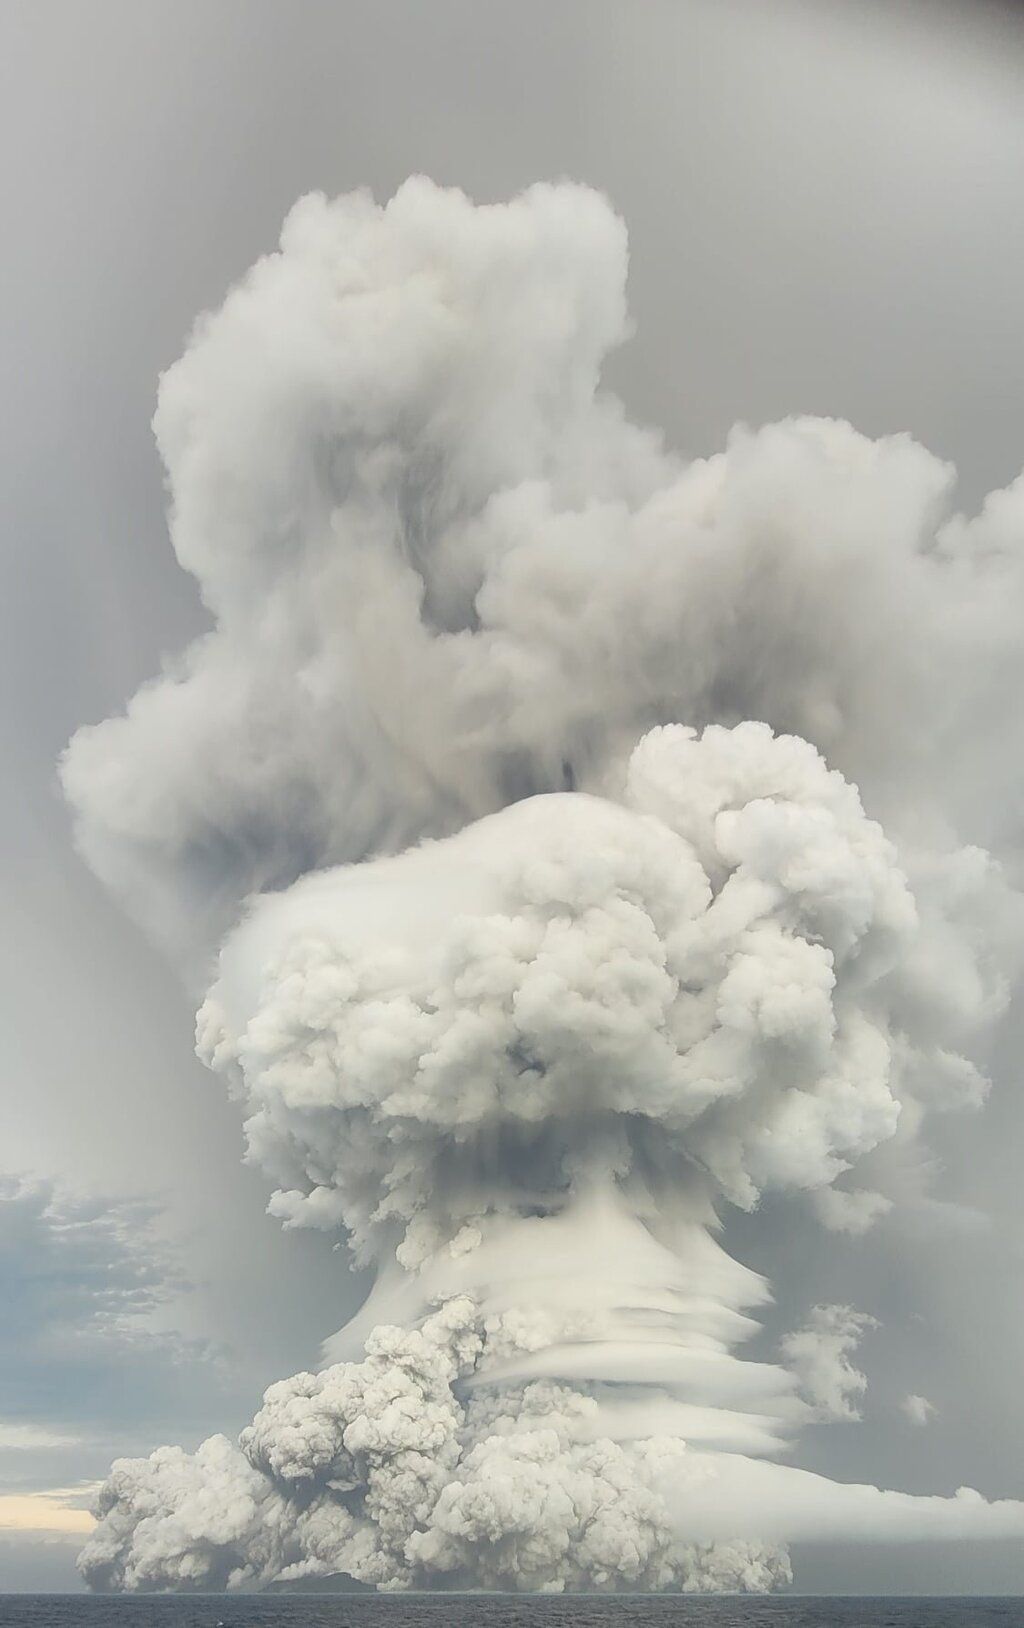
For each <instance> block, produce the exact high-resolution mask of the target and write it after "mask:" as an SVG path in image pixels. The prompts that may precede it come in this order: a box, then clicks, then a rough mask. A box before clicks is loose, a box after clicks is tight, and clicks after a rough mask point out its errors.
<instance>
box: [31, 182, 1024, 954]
mask: <svg viewBox="0 0 1024 1628" xmlns="http://www.w3.org/2000/svg"><path fill="white" fill-rule="evenodd" d="M625 269H626V241H625V232H624V229H623V227H622V224H621V222H620V221H619V220H618V219H617V218H616V217H615V215H614V214H613V212H612V211H611V209H610V208H609V206H608V205H607V203H606V202H605V201H604V200H603V199H602V198H601V197H600V196H599V195H597V194H595V193H593V192H590V191H588V190H587V189H585V188H581V187H571V186H559V187H550V186H540V187H534V188H531V189H530V190H529V191H527V192H526V193H524V194H523V195H522V196H520V197H518V198H516V199H514V200H513V201H512V202H511V203H509V204H506V205H501V206H488V207H485V208H474V207H473V205H472V204H471V203H470V202H469V200H468V199H466V198H465V197H464V196H463V195H462V194H461V193H458V192H455V191H445V190H443V189H440V188H437V187H434V186H432V185H431V184H430V183H429V182H427V181H425V180H423V179H415V180H412V181H410V182H408V183H406V185H405V186H403V187H402V188H400V189H399V191H398V192H397V193H396V195H395V196H394V198H392V199H391V201H390V202H389V203H388V204H387V205H386V206H384V207H378V206H377V205H376V204H375V203H374V202H373V201H372V200H371V199H370V198H369V197H368V196H367V195H366V194H363V193H356V194H353V195H350V196H348V197H344V198H340V199H336V200H334V201H328V200H326V199H325V198H323V197H320V196H318V195H313V196H310V197H308V198H305V199H303V200H302V201H301V202H300V203H299V204H297V205H296V207H295V209H294V210H293V211H292V213H291V215H290V216H289V217H288V220H287V221H286V223H285V227H284V230H283V233H282V238H281V246H280V249H279V251H278V252H277V253H275V254H272V255H269V256H267V257H265V258H264V259H262V260H261V261H259V262H258V264H257V265H256V266H255V267H254V268H253V269H252V271H251V272H250V273H249V274H248V276H247V277H246V278H245V279H244V280H243V282H242V283H240V284H239V285H238V287H236V288H235V289H234V290H232V292H231V293H230V294H229V295H228V297H227V299H226V301H225V303H224V305H223V307H222V308H221V310H220V311H218V312H216V313H215V314H213V315H210V316H207V317H205V318H204V319H203V320H202V321H201V322H200V323H199V324H198V325H197V327H196V330H195V332H194V334H193V336H192V339H191V341H190V344H189V347H188V349H187V351H186V353H185V355H184V356H183V357H182V359H181V360H180V361H179V362H178V363H176V364H175V366H174V367H172V368H171V369H170V370H169V371H168V372H167V373H166V374H165V375H164V377H163V380H162V382H161V387H160V399H159V407H158V410H157V414H156V419H155V428H156V434H157V440H158V443H159V446H160V451H161V455H162V457H163V459H164V462H165V464H166V466H167V472H168V480H169V484H170V490H171V495H172V510H171V529H172V538H173V542H174V546H175V549H176V551H177V554H178V558H179V559H180V561H181V563H182V565H183V566H184V567H185V569H187V570H189V571H190V572H192V573H193V574H194V575H195V577H196V578H197V580H198V582H199V585H200V588H201V591H202V593H203V597H204V600H205V602H206V604H207V605H208V607H209V609H210V614H211V617H212V620H213V626H212V629H211V631H210V633H209V634H208V635H206V636H205V637H204V638H202V639H200V640H199V641H198V642H197V643H196V644H195V645H193V646H192V648H191V649H190V650H189V651H187V652H186V653H185V655H184V656H183V657H182V658H181V659H180V660H179V661H177V662H175V663H174V664H172V665H171V666H170V667H169V668H168V670H167V672H166V673H165V674H164V675H163V676H162V677H161V678H159V679H157V680H156V681H154V682H153V683H152V684H150V685H148V686H146V687H144V688H143V689H142V690H141V691H140V692H139V694H138V695H137V696H136V697H135V699H134V700H133V701H132V702H131V703H130V705H129V708H128V711H127V714H126V716H125V717H124V718H121V719H113V720H109V721H107V722H105V723H103V724H100V725H97V726H95V727H93V728H91V729H86V730H83V731H81V732H80V733H79V734H78V735H77V736H76V738H75V740H74V742H73V743H72V745H71V747H70V749H69V752H68V754H67V756H66V758H65V762H64V767H63V773H64V782H65V786H66V789H67V792H68V795H69V797H70V799H71V801H72V803H73V805H74V806H75V809H76V811H77V817H78V833H79V840H80V842H81V845H82V847H83V850H84V852H85V853H86V854H87V856H88V857H89V859H90V861H91V862H92V863H93V864H94V866H95V867H96V868H97V870H99V871H100V873H101V874H102V875H104V876H105V877H106V878H107V879H108V880H110V881H111V882H112V883H113V884H114V886H115V887H117V888H118V889H119V891H120V892H121V893H122V894H123V896H124V897H125V898H126V900H127V902H128V903H129V905H130V906H131V908H132V909H133V910H134V911H135V912H136V913H137V914H139V915H140V916H142V917H143V918H144V919H145V920H146V921H147V923H148V924H149V925H150V926H151V927H152V928H153V929H154V930H155V931H156V932H158V933H160V934H162V935H163V936H164V937H166V938H168V939H170V940H171V941H172V942H174V943H175V944H176V945H178V946H181V945H182V944H190V945H193V946H194V945H195V944H196V942H197V940H198V941H199V942H200V943H201V944H202V945H203V946H204V947H205V946H206V945H207V944H208V942H209V939H210V937H211V936H216V934H218V933H219V931H220V930H222V928H223V927H224V926H226V925H227V924H228V923H229V922H230V921H231V919H232V917H233V915H234V913H235V910H236V908H237V906H238V903H239V901H240V900H241V899H242V898H243V897H244V896H245V895H246V894H247V893H249V892H250V891H252V890H253V889H255V888H263V887H273V886H279V885H281V884H282V883H284V882H288V881H291V880H292V879H294V878H295V877H296V876H298V875H299V874H302V873H303V872H305V871H307V870H309V869H311V868H315V867H322V866H325V865H329V864H332V863H338V862H342V861H350V860H358V859H362V858H364V857H365V856H366V855H367V853H369V852H379V851H381V850H382V849H384V850H392V851H393V850H394V849H396V848H399V847H402V846H405V845H406V844H407V843H408V842H410V841H412V840H415V839H417V838H418V837H420V836H421V835H422V834H424V833H425V832H428V833H433V834H439V833H443V832H447V831H451V830H454V829H457V828H458V827H460V826H461V825H463V824H465V823H466V821H467V820H469V819H472V818H475V817H478V816H479V815H481V814H484V813H486V812H489V811H492V810H494V809H497V808H499V807H501V806H503V805H504V804H505V803H507V802H509V801H510V800H512V799H514V798H518V797H521V796H524V795H528V794H530V793H535V792H542V791H551V790H560V789H562V788H564V787H565V786H566V784H567V783H568V784H570V785H571V786H575V787H584V788H587V789H591V790H601V789H603V786H604V783H605V780H606V778H607V776H608V775H609V774H612V773H614V768H615V764H616V762H617V760H618V758H619V756H620V749H621V746H622V743H623V742H632V741H633V740H635V738H636V736H637V735H638V734H640V733H641V732H642V731H643V729H644V728H646V727H648V725H649V724H650V723H651V722H652V721H661V722H671V721H677V722H682V723H689V724H696V725H697V726H700V725H703V724H705V723H707V722H725V723H735V722H737V721H739V720H740V719H742V718H744V717H760V718H765V719H766V720H767V721H768V722H769V723H770V724H771V725H772V726H773V727H774V728H775V729H776V730H777V731H782V732H790V733H793V734H797V735H800V736H803V737H806V738H807V739H809V740H811V741H813V742H814V743H815V744H816V745H817V746H818V747H819V748H820V749H822V750H823V751H825V753H826V754H827V756H828V757H829V759H830V761H832V762H833V763H834V764H835V765H836V766H837V767H838V768H840V769H841V770H842V771H843V772H844V773H845V774H847V775H848V776H850V777H852V778H853V779H855V780H856V781H857V782H858V783H859V784H860V785H861V786H862V789H864V790H865V792H866V794H867V795H868V796H869V797H870V799H871V802H872V804H873V805H874V806H875V807H876V808H878V810H879V811H880V812H881V813H882V814H883V815H884V817H885V818H886V819H887V820H891V821H893V822H899V823H900V824H901V825H905V826H906V827H907V828H908V830H909V829H913V828H914V827H916V826H918V825H919V824H920V822H921V814H920V809H921V808H922V806H929V807H934V808H935V809H936V810H941V811H942V813H943V817H944V818H945V819H946V820H947V821H949V820H951V821H952V824H953V826H954V828H955V827H957V826H958V825H963V824H964V823H965V822H966V823H967V824H969V825H970V826H971V832H972V835H973V836H974V837H975V839H976V840H980V841H982V842H986V843H990V842H992V841H995V840H997V839H998V837H999V836H1000V835H1005V832H1006V817H1007V814H1008V813H1010V817H1011V818H1012V817H1013V816H1012V810H1011V808H1010V805H1009V804H1008V803H1007V802H1006V800H1005V798H1004V797H1002V796H1000V791H1001V790H1002V789H1003V787H1004V786H1005V775H1006V768H1005V765H1006V763H1007V761H1008V760H1009V761H1012V760H1013V754H1014V747H1013V743H1012V742H1010V741H1007V740H1006V739H1005V738H1004V732H1005V729H1006V727H1007V723H1006V718H1005V709H1004V708H998V707H993V706H992V705H991V704H990V702H991V698H992V697H993V696H994V695H996V694H1005V693H1012V692H1013V690H1014V689H1015V688H1016V687H1018V686H1019V683H1020V679H1021V664H1022V660H1024V657H1022V656H1021V652H1020V642H1019V639H1018V637H1017V630H1018V628H1019V625H1020V614H1021V600H1022V594H1024V581H1022V568H1021V559H1020V553H1019V550H1018V549H1016V548H1015V546H1014V543H1015V539H1016V538H1017V537H1019V535H1020V530H1021V525H1022V523H1024V485H1022V484H1021V483H1020V482H1018V483H1016V484H1015V485H1014V486H1012V487H1010V488H1009V489H1008V490H1007V491H1006V492H1003V493H997V494H994V495H993V497H992V498H990V499H989V500H988V502H987V503H986V506H985V508H984V510H983V512H982V514H981V515H980V516H978V517H977V518H976V519H974V520H972V521H967V520H964V519H962V518H961V517H958V516H950V515H949V513H948V502H949V494H950V491H951V488H952V482H953V472H952V471H951V469H950V468H949V466H947V465H945V464H942V463H940V462H939V461H938V460H937V459H935V458H933V457H931V456H930V454H928V453H927V452H926V451H925V450H924V449H922V448H921V447H919V446H916V445H915V444H914V442H913V441H911V440H910V439H909V438H908V437H906V436H895V437H890V438H887V439H884V440H882V441H878V442H872V441H870V440H867V439H866V438H864V437H862V436H860V435H858V434H857V433H856V432H855V431H854V430H852V429H851V428H850V427H849V426H848V425H845V424H842V423H834V422H831V421H824V420H810V419H800V420H792V421H787V422H786V423H783V424H779V425H774V426H769V427H767V428H765V429H762V430H759V431H756V432H753V431H749V430H745V429H744V430H738V431H737V432H736V433H735V434H734V436H733V438H732V440H731V442H730V445H729V447H728V449H727V450H726V452H724V453H722V454H721V455H718V456H716V457H713V458H710V459H708V460H706V461H698V462H697V463H694V464H692V465H689V466H686V467H684V466H682V465H681V464H680V463H679V461H678V460H677V459H675V458H673V457H672V456H670V455H668V454H667V453H665V452H664V451H663V449H662V448H661V446H660V444H659V442H658V440H657V438H656V437H655V436H653V435H652V434H650V433H649V432H646V431H643V430H640V429H637V428H636V427H634V426H632V425H631V424H630V423H629V422H628V420H627V419H626V417H625V414H624V412H623V409H622V407H621V405H620V404H619V403H618V402H617V401H616V400H615V399H614V397H612V396H611V395H609V394H608V393H607V392H606V391H604V390H602V389H600V388H599V371H600V365H601V361H602V358H603V356H604V354H605V353H606V352H607V350H608V349H609V347H611V346H613V345H615V344H617V343H618V342H619V341H620V340H621V338H622V337H623V335H624V333H625V331H626V318H625V300H624V285H625ZM908 629H910V630H912V631H913V636H912V637H908ZM938 695H941V696H942V703H941V705H936V699H935V698H936V696H938ZM997 720H998V726H997ZM997 727H998V729H999V731H1000V732H1001V733H1000V737H999V739H998V740H996V738H995V736H994V733H993V732H994V730H995V729H996V728H997ZM1018 745H1019V742H1018ZM954 761H955V762H957V763H958V764H960V765H961V770H962V772H961V773H959V774H957V773H952V774H951V773H950V764H951V762H954Z"/></svg>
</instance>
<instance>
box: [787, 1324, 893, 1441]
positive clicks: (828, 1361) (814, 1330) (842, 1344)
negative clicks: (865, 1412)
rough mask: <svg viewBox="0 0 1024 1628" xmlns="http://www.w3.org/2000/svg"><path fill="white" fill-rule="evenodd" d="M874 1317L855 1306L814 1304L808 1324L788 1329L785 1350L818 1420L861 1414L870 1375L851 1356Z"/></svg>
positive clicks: (872, 1325) (856, 1417) (871, 1325)
mask: <svg viewBox="0 0 1024 1628" xmlns="http://www.w3.org/2000/svg"><path fill="white" fill-rule="evenodd" d="M877 1326H878V1325H877V1323H876V1322H875V1319H874V1318H873V1317H868V1316H867V1315H866V1313H864V1312H858V1311H854V1310H853V1308H852V1307H850V1306H815V1307H814V1309H813V1310H812V1312H811V1315H810V1319H809V1320H808V1322H807V1324H806V1325H805V1326H804V1327H803V1328H798V1329H796V1330H794V1332H793V1333H792V1334H787V1335H786V1337H785V1339H784V1340H783V1342H782V1349H783V1353H784V1355H785V1357H786V1359H787V1361H788V1363H789V1366H790V1368H791V1370H792V1371H793V1373H795V1374H796V1376H797V1379H798V1380H799V1382H800V1387H801V1390H802V1391H803V1394H804V1395H805V1396H806V1398H807V1400H808V1402H809V1403H810V1404H811V1406H812V1408H813V1409H814V1413H815V1417H817V1418H819V1419H859V1418H860V1412H859V1409H858V1406H857V1398H859V1397H860V1396H862V1395H863V1393H864V1392H865V1391H866V1390H867V1383H868V1382H867V1380H866V1378H865V1377H864V1375H863V1374H862V1373H861V1372H860V1370H859V1369H857V1368H855V1367H854V1366H853V1364H852V1362H851V1361H850V1353H851V1352H852V1351H855V1350H856V1349H857V1347H858V1345H859V1344H860V1342H861V1338H862V1336H863V1335H864V1333H865V1331H866V1330H868V1329H872V1328H877Z"/></svg>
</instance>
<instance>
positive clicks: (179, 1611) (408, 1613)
mask: <svg viewBox="0 0 1024 1628" xmlns="http://www.w3.org/2000/svg"><path fill="white" fill-rule="evenodd" d="M108 1624H109V1625H110V1628H1024V1599H1005V1598H1004V1599H963V1598H960V1599H906V1598H903V1599H834V1598H832V1599H829V1598H824V1597H822V1598H813V1597H811V1596H809V1595H803V1596H799V1597H791V1598H789V1599H786V1598H785V1597H780V1596H775V1597H774V1598H772V1599H751V1598H735V1597H733V1598H729V1599H721V1598H719V1599H715V1600H700V1599H687V1598H685V1597H680V1596H679V1595H675V1596H667V1595H662V1596H659V1597H658V1598H649V1597H641V1596H639V1595H633V1596H631V1597H630V1596H627V1597H619V1598H618V1599H608V1598H603V1599H593V1598H586V1597H580V1596H579V1595H576V1596H574V1597H571V1598H568V1599H565V1598H563V1599H559V1598H556V1597H552V1596H548V1597H546V1598H538V1597H537V1596H533V1597H531V1598H523V1597H522V1596H511V1595H490V1596H486V1597H482V1596H479V1595H476V1596H474V1595H468V1596H467V1595H461V1596H452V1595H433V1596H429V1597H424V1596H422V1595H413V1596H409V1595H405V1596H401V1597H399V1596H395V1595H389V1596H384V1597H381V1596H379V1595H377V1596H370V1597H361V1596H354V1597H351V1596H345V1595H338V1594H331V1595H327V1594H321V1595H315V1594H313V1595H310V1594H307V1595H303V1596H301V1597H295V1598H291V1599H286V1598H282V1597H280V1596H278V1597H277V1598H274V1597H271V1596H267V1595H262V1596H260V1595H247V1596H244V1595H235V1596H233V1597H232V1598H230V1599H228V1598H225V1597H224V1596H223V1595H212V1594H207V1595H193V1596H191V1598H182V1597H181V1596H166V1595H164V1596H159V1597H155V1598H152V1597H151V1598H148V1599H138V1598H135V1599H132V1598H127V1597H125V1596H124V1595H117V1596H96V1595H82V1594H5V1595H0V1628H107V1625H108Z"/></svg>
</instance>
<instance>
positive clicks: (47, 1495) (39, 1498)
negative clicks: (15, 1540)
mask: <svg viewBox="0 0 1024 1628" xmlns="http://www.w3.org/2000/svg"><path fill="white" fill-rule="evenodd" d="M93 1490H94V1489H93V1487H92V1486H91V1485H86V1486H81V1487H51V1488H50V1489H49V1490H48V1491H46V1492H28V1493H10V1494H0V1532H38V1533H40V1534H41V1535H46V1534H53V1533H60V1534H61V1535H62V1536H83V1537H84V1536H85V1535H86V1534H87V1533H89V1532H91V1531H92V1529H93V1527H94V1526H95V1525H96V1522H95V1520H94V1518H93V1516H92V1515H90V1514H89V1511H88V1510H87V1509H79V1508H77V1507H76V1506H75V1505H74V1504H72V1503H71V1502H70V1501H69V1500H70V1499H72V1498H82V1497H86V1496H88V1495H89V1494H90V1493H91V1492H92V1491H93Z"/></svg>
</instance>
